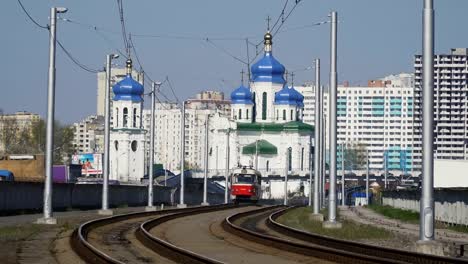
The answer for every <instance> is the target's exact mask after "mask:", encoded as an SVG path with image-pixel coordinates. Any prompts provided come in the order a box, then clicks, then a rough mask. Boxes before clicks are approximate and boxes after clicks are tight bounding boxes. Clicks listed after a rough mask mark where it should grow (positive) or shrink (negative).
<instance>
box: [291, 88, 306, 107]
mask: <svg viewBox="0 0 468 264" xmlns="http://www.w3.org/2000/svg"><path fill="white" fill-rule="evenodd" d="M290 90H292V91H291V92H293V93H295V94H296V96H295V97H296V102H297V106H299V107H304V96H303V95H302V94H301V93H300V92H299V91H298V90H296V89H294V87H293V86H291V88H290Z"/></svg>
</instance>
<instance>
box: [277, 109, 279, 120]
mask: <svg viewBox="0 0 468 264" xmlns="http://www.w3.org/2000/svg"><path fill="white" fill-rule="evenodd" d="M278 119H279V110H278V109H276V120H278Z"/></svg>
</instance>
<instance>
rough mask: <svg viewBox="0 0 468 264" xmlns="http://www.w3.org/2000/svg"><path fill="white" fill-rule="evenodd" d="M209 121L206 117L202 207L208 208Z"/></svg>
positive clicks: (208, 116)
mask: <svg viewBox="0 0 468 264" xmlns="http://www.w3.org/2000/svg"><path fill="white" fill-rule="evenodd" d="M209 120H210V115H209V114H207V115H206V120H205V153H204V154H205V166H204V167H205V168H204V177H203V202H202V204H201V205H203V206H207V205H210V204H209V203H208V197H207V196H208V194H207V192H208V190H207V189H208V149H209V147H208V136H209V135H208V132H209V128H208V127H209Z"/></svg>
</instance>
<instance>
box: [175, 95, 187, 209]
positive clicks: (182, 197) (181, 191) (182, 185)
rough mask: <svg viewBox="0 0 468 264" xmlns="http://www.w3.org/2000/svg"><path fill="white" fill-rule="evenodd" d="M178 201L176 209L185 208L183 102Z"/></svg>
mask: <svg viewBox="0 0 468 264" xmlns="http://www.w3.org/2000/svg"><path fill="white" fill-rule="evenodd" d="M180 124H181V125H180V130H181V131H180V138H181V141H180V148H181V150H180V201H179V204H177V208H186V207H187V205H186V204H185V203H184V189H185V188H184V176H185V172H184V170H185V101H183V102H182V111H181V117H180Z"/></svg>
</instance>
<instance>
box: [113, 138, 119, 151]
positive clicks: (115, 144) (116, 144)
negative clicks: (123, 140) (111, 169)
mask: <svg viewBox="0 0 468 264" xmlns="http://www.w3.org/2000/svg"><path fill="white" fill-rule="evenodd" d="M114 147H115V150H119V142H118V141H117V140H116V141H114Z"/></svg>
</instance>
